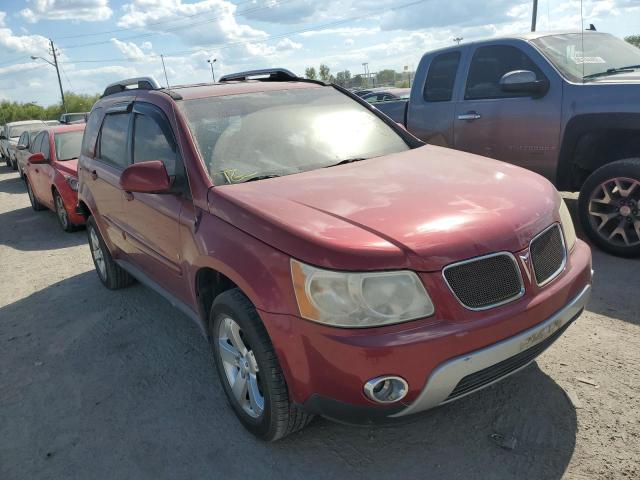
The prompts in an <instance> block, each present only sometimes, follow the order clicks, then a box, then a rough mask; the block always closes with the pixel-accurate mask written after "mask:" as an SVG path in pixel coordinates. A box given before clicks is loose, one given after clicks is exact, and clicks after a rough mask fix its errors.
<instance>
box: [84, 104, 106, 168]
mask: <svg viewBox="0 0 640 480" xmlns="http://www.w3.org/2000/svg"><path fill="white" fill-rule="evenodd" d="M101 118H102V108H101V107H98V108H94V109H93V110H92V112H91V114H90V115H89V120H88V122H87V128H86V129H85V133H84V137H83V139H82V154H83V155H85V156H87V157H90V158H93V157H94V156H95V148H96V141H97V140H98V131H99V130H100V120H101Z"/></svg>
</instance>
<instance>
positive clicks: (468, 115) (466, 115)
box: [458, 112, 482, 121]
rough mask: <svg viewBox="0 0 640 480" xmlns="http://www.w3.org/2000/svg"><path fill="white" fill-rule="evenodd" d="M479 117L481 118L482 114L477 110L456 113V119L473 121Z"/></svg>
mask: <svg viewBox="0 0 640 480" xmlns="http://www.w3.org/2000/svg"><path fill="white" fill-rule="evenodd" d="M479 118H482V115H480V114H479V113H478V112H467V113H463V114H460V115H458V120H467V121H473V120H478V119H479Z"/></svg>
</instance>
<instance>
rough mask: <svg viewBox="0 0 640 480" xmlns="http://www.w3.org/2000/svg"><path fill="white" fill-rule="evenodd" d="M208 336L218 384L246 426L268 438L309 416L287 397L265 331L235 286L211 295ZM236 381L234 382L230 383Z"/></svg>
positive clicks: (302, 423)
mask: <svg viewBox="0 0 640 480" xmlns="http://www.w3.org/2000/svg"><path fill="white" fill-rule="evenodd" d="M209 338H210V340H211V346H212V349H213V353H214V358H215V363H216V367H217V370H218V377H219V379H220V383H221V384H222V388H223V389H224V391H225V393H226V395H227V399H228V400H229V403H230V404H231V407H232V408H233V410H234V411H235V413H236V416H237V417H238V419H239V420H240V422H241V423H242V424H243V425H244V427H245V428H246V429H247V430H249V431H250V432H251V433H253V434H254V435H255V436H256V437H258V438H260V439H262V440H266V441H270V442H273V441H276V440H279V439H281V438H283V437H285V436H287V435H289V434H290V433H293V432H295V431H297V430H300V429H302V428H304V427H305V426H306V425H307V424H308V423H309V422H310V421H311V419H312V418H313V415H310V414H308V413H305V412H304V411H303V410H302V409H300V407H298V406H297V405H295V404H294V403H293V402H291V400H290V399H289V390H288V388H287V383H286V381H285V378H284V374H283V373H282V368H280V363H279V362H278V358H277V356H276V353H275V351H274V349H273V345H272V344H271V340H270V339H269V335H268V333H267V331H266V329H265V328H264V325H263V324H262V321H261V320H260V317H259V316H258V312H256V309H255V307H254V306H253V304H252V303H251V301H250V300H249V299H248V298H247V297H246V296H245V295H244V294H243V293H242V292H241V291H240V290H239V289H237V288H234V289H232V290H227V291H226V292H223V293H221V294H220V295H218V296H217V297H216V299H215V300H214V302H213V306H212V307H211V314H210V317H209ZM238 346H239V348H238ZM221 352H222V353H221ZM234 352H235V353H234ZM232 381H233V383H232ZM242 382H244V384H243V383H242ZM236 384H238V385H240V388H234V387H237V385H236ZM234 390H235V391H236V393H234ZM252 392H253V394H252Z"/></svg>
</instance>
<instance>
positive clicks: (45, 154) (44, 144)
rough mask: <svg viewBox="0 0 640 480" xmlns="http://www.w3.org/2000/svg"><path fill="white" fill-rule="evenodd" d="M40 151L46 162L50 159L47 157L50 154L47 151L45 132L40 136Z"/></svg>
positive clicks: (47, 144)
mask: <svg viewBox="0 0 640 480" xmlns="http://www.w3.org/2000/svg"><path fill="white" fill-rule="evenodd" d="M40 151H41V152H42V154H43V155H44V158H45V159H46V160H49V159H50V158H49V156H50V154H51V152H50V151H49V134H48V133H47V132H44V133H43V135H42V145H40Z"/></svg>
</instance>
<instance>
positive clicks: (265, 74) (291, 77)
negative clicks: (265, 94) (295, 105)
mask: <svg viewBox="0 0 640 480" xmlns="http://www.w3.org/2000/svg"><path fill="white" fill-rule="evenodd" d="M251 79H255V80H261V81H267V82H268V81H272V82H286V81H299V80H301V79H300V77H298V76H297V75H296V74H295V73H293V72H291V71H290V70H287V69H286V68H264V69H262V70H248V71H246V72H238V73H230V74H229V75H224V76H222V77H220V80H219V81H220V82H232V81H236V80H237V81H243V80H251Z"/></svg>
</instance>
